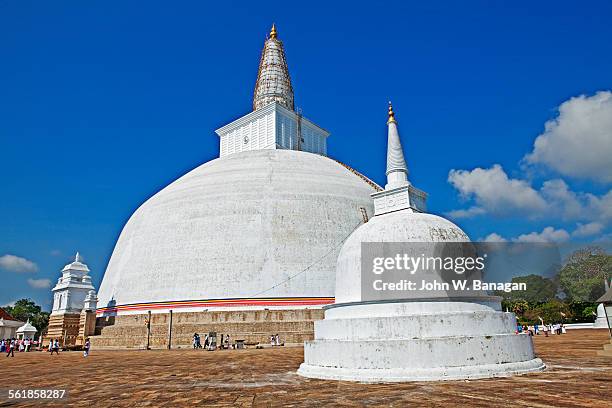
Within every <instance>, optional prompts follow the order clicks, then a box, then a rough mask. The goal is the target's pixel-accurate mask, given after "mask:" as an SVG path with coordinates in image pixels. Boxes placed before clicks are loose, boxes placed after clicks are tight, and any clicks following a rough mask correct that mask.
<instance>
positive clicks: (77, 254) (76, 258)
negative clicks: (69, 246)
mask: <svg viewBox="0 0 612 408" xmlns="http://www.w3.org/2000/svg"><path fill="white" fill-rule="evenodd" d="M74 262H81V255H80V254H79V251H77V253H76V255H75V256H74Z"/></svg>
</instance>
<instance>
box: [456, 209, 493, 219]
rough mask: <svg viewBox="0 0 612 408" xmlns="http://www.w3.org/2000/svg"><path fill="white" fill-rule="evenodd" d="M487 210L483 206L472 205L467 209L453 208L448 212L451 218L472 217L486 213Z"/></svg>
mask: <svg viewBox="0 0 612 408" xmlns="http://www.w3.org/2000/svg"><path fill="white" fill-rule="evenodd" d="M486 212H487V211H486V210H485V209H484V208H481V207H470V208H468V209H467V210H453V211H449V212H447V213H446V215H448V216H449V217H451V218H472V217H475V216H477V215H482V214H486Z"/></svg>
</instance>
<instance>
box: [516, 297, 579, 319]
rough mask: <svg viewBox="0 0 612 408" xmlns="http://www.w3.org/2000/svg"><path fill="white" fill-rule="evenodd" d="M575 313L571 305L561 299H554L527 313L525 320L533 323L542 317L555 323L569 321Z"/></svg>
mask: <svg viewBox="0 0 612 408" xmlns="http://www.w3.org/2000/svg"><path fill="white" fill-rule="evenodd" d="M572 317H573V314H572V312H571V310H570V308H569V306H568V305H567V304H566V303H564V302H562V301H560V300H559V299H552V300H549V301H548V302H546V303H542V304H540V305H538V306H536V307H534V308H533V309H531V310H528V311H527V312H526V313H525V320H528V321H530V322H533V323H536V322H537V323H539V322H540V318H542V319H544V322H545V323H547V324H548V323H555V322H561V321H566V322H567V321H569V320H571V318H572Z"/></svg>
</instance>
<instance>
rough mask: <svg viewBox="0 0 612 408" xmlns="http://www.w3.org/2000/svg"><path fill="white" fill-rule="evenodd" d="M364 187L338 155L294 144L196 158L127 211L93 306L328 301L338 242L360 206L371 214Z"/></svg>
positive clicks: (369, 187)
mask: <svg viewBox="0 0 612 408" xmlns="http://www.w3.org/2000/svg"><path fill="white" fill-rule="evenodd" d="M374 191H376V186H375V185H374V184H373V183H371V182H369V181H368V180H367V179H366V178H365V177H363V176H361V175H359V174H358V173H356V172H354V171H351V170H350V169H349V168H347V167H346V166H343V165H342V164H340V163H339V162H336V161H334V160H332V159H329V158H328V157H325V156H321V155H317V154H312V153H306V152H301V151H293V150H281V149H270V150H253V151H246V152H242V153H235V154H231V155H227V156H224V157H221V158H218V159H215V160H212V161H210V162H208V163H205V164H203V165H201V166H199V167H197V168H196V169H194V170H192V171H190V172H189V173H187V174H186V175H184V176H182V177H181V178H179V179H178V180H176V181H175V182H173V183H172V184H170V185H169V186H167V187H166V188H164V189H163V190H161V191H160V192H159V193H157V194H155V195H154V196H153V197H151V198H150V199H149V200H147V201H146V202H145V203H144V204H143V205H142V206H141V207H140V208H138V209H137V210H136V212H135V213H134V214H133V215H132V216H131V217H130V219H129V221H128V222H127V224H126V225H125V227H124V228H123V231H122V232H121V235H120V237H119V240H118V241H117V244H116V246H115V249H114V251H113V254H112V256H111V259H110V262H109V264H108V267H107V269H106V273H105V275H104V279H103V281H102V284H101V286H100V290H99V293H98V297H99V302H98V307H99V308H101V309H99V311H100V310H102V311H103V310H104V308H105V307H112V308H114V309H118V311H120V312H121V311H139V312H140V313H143V311H146V310H152V309H153V310H155V308H156V307H160V308H175V309H176V308H177V307H184V308H187V307H195V308H198V307H199V308H200V309H201V308H206V307H211V306H222V303H219V302H225V303H226V304H228V305H229V306H234V307H236V306H244V307H250V306H253V305H255V306H256V305H259V304H261V305H264V306H266V307H270V306H272V307H274V306H279V307H282V306H287V307H293V306H300V305H317V304H326V303H332V302H333V297H334V286H335V285H334V281H335V264H336V259H337V255H338V252H339V250H340V244H341V243H342V241H343V240H344V239H345V238H346V237H347V236H348V235H349V234H350V233H351V232H352V231H353V230H354V229H355V228H356V227H357V226H358V225H360V224H361V223H363V218H362V210H361V208H364V209H365V210H366V212H367V213H368V214H370V215H372V213H373V207H372V201H371V199H370V194H371V193H372V192H374ZM307 268H308V270H307V271H306V272H304V273H301V274H299V273H300V272H301V271H305V270H306V269H307ZM296 274H298V276H295V277H293V276H294V275H296ZM261 298H266V299H267V300H265V301H264V300H259V299H261ZM270 298H275V299H270ZM156 302H159V304H156ZM179 302H180V303H179ZM184 310H187V309H184Z"/></svg>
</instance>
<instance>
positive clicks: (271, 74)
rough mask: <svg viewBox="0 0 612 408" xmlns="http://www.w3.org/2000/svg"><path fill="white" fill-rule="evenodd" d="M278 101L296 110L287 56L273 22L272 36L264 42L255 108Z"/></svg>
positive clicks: (256, 87) (255, 93) (254, 95)
mask: <svg viewBox="0 0 612 408" xmlns="http://www.w3.org/2000/svg"><path fill="white" fill-rule="evenodd" d="M272 102H278V103H280V104H281V105H283V106H284V107H285V108H287V109H290V110H294V104H293V87H292V86H291V77H290V76H289V68H288V67H287V59H286V58H285V49H284V48H283V43H282V41H280V40H279V39H278V33H277V31H276V25H274V24H272V29H271V30H270V36H269V38H268V39H267V40H266V41H265V43H264V48H263V51H262V52H261V59H260V61H259V71H258V73H257V82H256V83H255V92H254V94H253V110H258V109H261V108H263V107H264V106H266V105H268V104H270V103H272Z"/></svg>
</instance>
